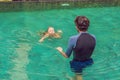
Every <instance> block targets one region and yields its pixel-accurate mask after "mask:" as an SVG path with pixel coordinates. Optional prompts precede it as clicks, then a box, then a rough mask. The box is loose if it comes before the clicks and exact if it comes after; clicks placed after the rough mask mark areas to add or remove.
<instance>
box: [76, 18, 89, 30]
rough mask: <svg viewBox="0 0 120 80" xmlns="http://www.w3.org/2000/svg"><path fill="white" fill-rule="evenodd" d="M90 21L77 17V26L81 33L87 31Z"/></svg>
mask: <svg viewBox="0 0 120 80" xmlns="http://www.w3.org/2000/svg"><path fill="white" fill-rule="evenodd" d="M89 23H90V22H89V20H88V18H87V17H85V16H77V17H76V19H75V24H76V26H77V28H78V29H79V30H81V31H86V30H87V29H88V27H89Z"/></svg>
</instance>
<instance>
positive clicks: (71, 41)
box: [66, 32, 95, 57]
mask: <svg viewBox="0 0 120 80" xmlns="http://www.w3.org/2000/svg"><path fill="white" fill-rule="evenodd" d="M82 33H87V32H80V33H79V34H77V35H75V36H72V37H70V39H69V41H68V47H67V50H66V55H67V56H68V57H70V55H71V53H72V51H73V48H75V46H76V42H77V39H78V37H79V36H80V35H81V34H82ZM91 36H93V37H94V38H95V36H94V35H91Z"/></svg>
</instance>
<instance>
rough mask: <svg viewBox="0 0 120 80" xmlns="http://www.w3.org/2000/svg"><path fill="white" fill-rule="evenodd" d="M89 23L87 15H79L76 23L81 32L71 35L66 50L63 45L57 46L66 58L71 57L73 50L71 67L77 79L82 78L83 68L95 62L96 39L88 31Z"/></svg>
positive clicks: (80, 79)
mask: <svg viewBox="0 0 120 80" xmlns="http://www.w3.org/2000/svg"><path fill="white" fill-rule="evenodd" d="M89 23H90V22H89V20H88V18H87V17H85V16H77V17H76V19H75V24H76V29H77V31H78V32H79V34H78V35H75V36H72V37H70V39H69V42H68V48H67V50H66V52H64V51H63V50H62V48H61V47H57V48H56V49H57V50H58V51H59V52H60V53H61V54H62V55H63V56H64V57H66V58H69V57H70V55H71V53H72V52H73V60H72V61H70V67H71V70H72V71H73V72H75V74H76V76H75V79H76V80H82V76H81V75H82V69H83V68H85V67H87V66H89V65H92V64H93V59H92V58H91V56H92V53H93V51H94V48H95V45H96V40H95V37H94V36H93V35H91V34H89V33H88V32H87V30H88V27H89Z"/></svg>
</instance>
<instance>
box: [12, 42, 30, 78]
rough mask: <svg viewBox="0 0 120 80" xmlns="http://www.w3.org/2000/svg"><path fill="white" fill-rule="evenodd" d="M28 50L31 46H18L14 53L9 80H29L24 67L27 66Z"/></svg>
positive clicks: (20, 44)
mask: <svg viewBox="0 0 120 80" xmlns="http://www.w3.org/2000/svg"><path fill="white" fill-rule="evenodd" d="M30 49H31V46H30V45H29V44H28V43H19V44H18V48H16V49H15V52H14V53H15V54H16V55H17V56H16V57H15V58H14V59H13V60H12V62H13V64H14V67H13V68H12V70H10V76H11V77H10V79H11V80H29V78H28V76H27V72H26V66H27V64H29V58H28V51H29V50H30ZM16 78H17V79H16Z"/></svg>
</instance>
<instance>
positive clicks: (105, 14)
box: [0, 7, 120, 80]
mask: <svg viewBox="0 0 120 80" xmlns="http://www.w3.org/2000/svg"><path fill="white" fill-rule="evenodd" d="M119 14H120V7H103V8H82V9H79V8H76V9H58V10H57V9H56V10H47V11H34V12H8V13H2V12H1V13H0V80H67V79H66V77H65V76H66V74H67V75H70V76H73V73H72V72H71V71H70V68H69V61H70V60H71V59H72V56H71V57H70V58H69V59H65V58H64V57H62V56H61V55H60V54H59V53H58V52H57V51H56V50H55V47H57V46H62V47H63V48H64V50H66V47H67V42H68V39H69V37H70V36H72V35H75V34H77V31H76V30H75V25H74V19H75V17H76V16H78V15H85V16H87V17H88V18H89V19H90V22H91V24H90V27H89V32H90V33H92V34H94V35H95V36H96V39H97V46H96V48H95V51H94V54H93V56H92V57H93V59H94V65H92V66H91V67H88V68H86V69H85V70H84V72H83V79H84V80H119V79H120V77H119V75H120V73H119V71H120V50H119V49H120V37H119V34H120V21H119V20H120V16H119ZM48 26H53V27H55V29H56V30H62V31H63V34H62V38H61V39H46V40H45V41H44V42H43V43H39V42H38V40H39V39H40V35H39V32H43V31H45V30H46V29H47V27H48Z"/></svg>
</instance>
